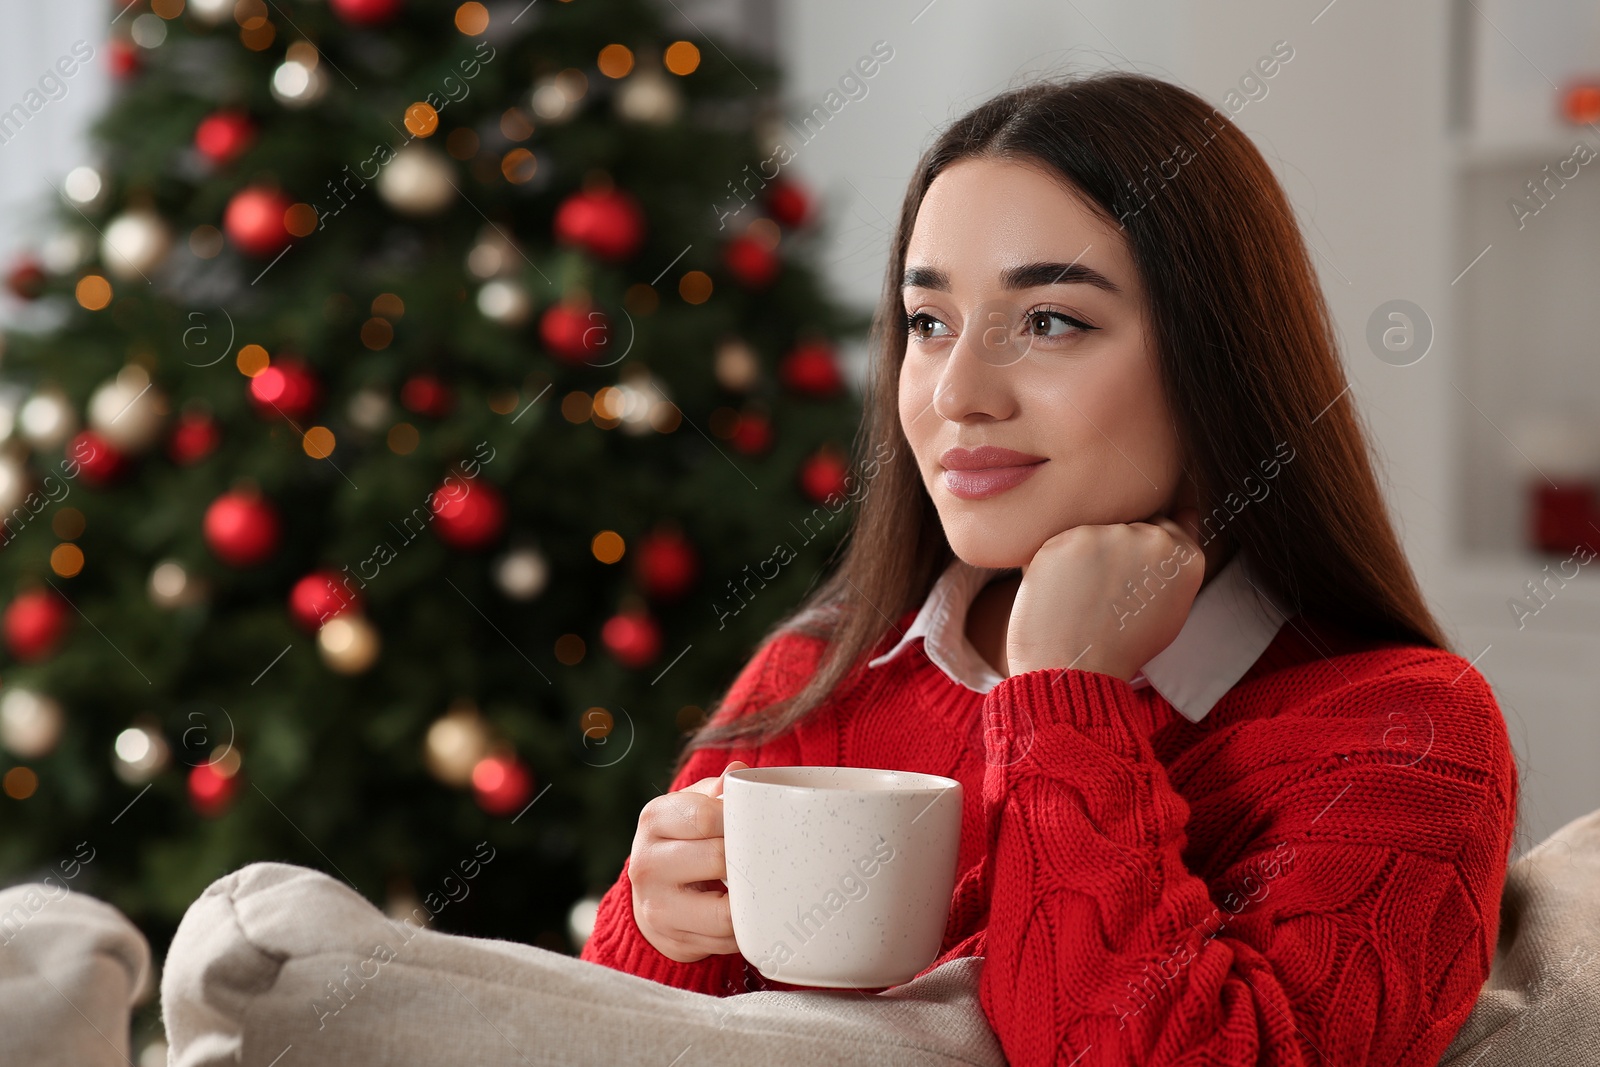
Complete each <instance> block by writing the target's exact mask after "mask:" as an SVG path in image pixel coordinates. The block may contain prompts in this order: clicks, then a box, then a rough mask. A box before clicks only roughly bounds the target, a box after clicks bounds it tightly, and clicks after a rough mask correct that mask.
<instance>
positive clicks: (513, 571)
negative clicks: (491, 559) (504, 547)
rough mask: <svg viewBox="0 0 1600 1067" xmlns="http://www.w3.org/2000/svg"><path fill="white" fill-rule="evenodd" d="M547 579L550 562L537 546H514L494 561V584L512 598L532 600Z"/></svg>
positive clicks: (541, 590) (541, 589)
mask: <svg viewBox="0 0 1600 1067" xmlns="http://www.w3.org/2000/svg"><path fill="white" fill-rule="evenodd" d="M549 580H550V564H549V562H548V561H547V560H546V559H545V557H544V553H542V552H540V551H539V550H538V549H537V548H514V549H512V550H511V551H510V552H507V553H506V554H505V555H503V556H501V557H500V559H499V560H498V561H496V563H495V567H494V581H495V584H496V585H497V586H499V587H500V591H501V592H502V593H504V594H505V595H506V596H508V597H510V598H511V599H512V600H532V599H533V598H534V597H536V596H538V595H539V594H540V593H542V592H544V587H545V585H546V584H547V583H548V582H549Z"/></svg>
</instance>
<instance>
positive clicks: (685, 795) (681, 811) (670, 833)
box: [640, 783, 722, 840]
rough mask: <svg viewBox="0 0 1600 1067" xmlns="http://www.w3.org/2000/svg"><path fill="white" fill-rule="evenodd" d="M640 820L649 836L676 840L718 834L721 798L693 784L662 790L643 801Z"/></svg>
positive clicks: (720, 834) (720, 831)
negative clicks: (668, 791) (650, 798)
mask: <svg viewBox="0 0 1600 1067" xmlns="http://www.w3.org/2000/svg"><path fill="white" fill-rule="evenodd" d="M696 784H699V783H696ZM640 822H641V824H642V825H643V827H644V829H645V831H646V833H648V834H649V835H650V836H652V837H666V838H674V839H678V840H693V839H696V838H702V837H721V836H722V799H721V798H720V797H712V796H707V795H706V794H705V793H703V792H699V791H697V790H695V789H693V788H689V789H680V790H678V791H677V792H675V793H663V794H662V795H661V796H658V797H656V798H655V799H654V800H651V801H650V802H649V803H647V804H645V806H644V809H643V812H642V813H641V815H640Z"/></svg>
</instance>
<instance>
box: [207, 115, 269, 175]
mask: <svg viewBox="0 0 1600 1067" xmlns="http://www.w3.org/2000/svg"><path fill="white" fill-rule="evenodd" d="M255 139H256V123H255V120H254V119H252V118H251V117H250V116H249V114H247V113H246V112H243V111H239V110H236V109H228V110H224V111H216V112H213V113H211V114H210V115H207V116H206V117H205V118H203V119H201V120H200V125H199V126H197V127H196V128H195V131H194V146H195V148H196V149H197V150H199V152H200V154H201V155H202V156H205V157H206V159H208V160H210V161H211V162H212V163H215V164H216V165H217V166H219V167H220V166H223V165H224V164H227V163H232V162H233V161H234V160H235V159H238V158H239V156H241V155H242V154H244V150H245V149H247V148H249V147H250V145H251V144H253V143H254V142H255Z"/></svg>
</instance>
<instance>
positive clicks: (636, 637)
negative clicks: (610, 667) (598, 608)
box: [600, 613, 661, 667]
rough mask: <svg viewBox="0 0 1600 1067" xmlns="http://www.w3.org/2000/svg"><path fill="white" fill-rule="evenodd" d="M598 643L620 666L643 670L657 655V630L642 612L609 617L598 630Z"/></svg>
mask: <svg viewBox="0 0 1600 1067" xmlns="http://www.w3.org/2000/svg"><path fill="white" fill-rule="evenodd" d="M600 640H601V641H602V642H604V643H605V646H606V649H607V651H609V652H610V653H611V654H612V655H613V656H615V657H616V658H617V661H618V662H619V663H621V664H622V665H623V666H624V667H646V666H649V665H650V663H651V662H652V661H653V660H654V659H655V658H656V656H658V655H660V653H661V627H660V626H658V625H656V621H655V620H654V619H652V618H651V617H650V616H648V615H645V614H643V613H623V614H621V615H613V616H611V618H609V619H607V620H606V622H605V625H604V626H602V627H601V628H600Z"/></svg>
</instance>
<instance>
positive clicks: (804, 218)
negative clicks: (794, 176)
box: [767, 179, 811, 230]
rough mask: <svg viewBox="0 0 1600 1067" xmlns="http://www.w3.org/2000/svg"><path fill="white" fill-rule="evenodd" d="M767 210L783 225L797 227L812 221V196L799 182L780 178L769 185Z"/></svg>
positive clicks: (791, 227)
mask: <svg viewBox="0 0 1600 1067" xmlns="http://www.w3.org/2000/svg"><path fill="white" fill-rule="evenodd" d="M767 211H768V213H769V214H771V215H772V217H773V218H774V219H776V220H777V221H778V222H779V223H780V224H781V225H784V226H787V227H789V228H790V229H791V230H792V229H797V228H798V227H801V226H804V225H805V224H806V223H807V222H808V221H810V218H811V197H810V196H808V195H807V194H806V191H805V190H804V189H802V188H801V187H800V185H799V183H797V182H792V181H788V180H787V179H779V180H778V181H775V182H773V183H772V184H771V185H769V186H767Z"/></svg>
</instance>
